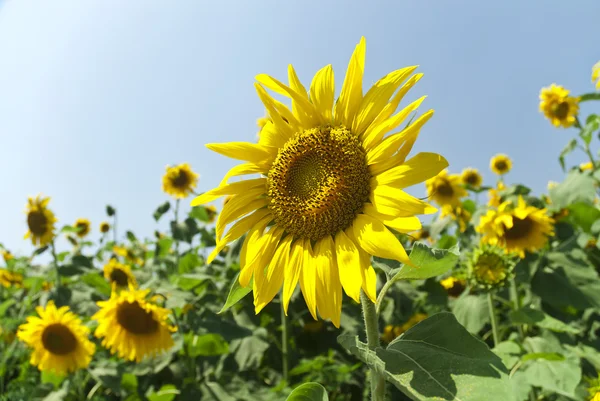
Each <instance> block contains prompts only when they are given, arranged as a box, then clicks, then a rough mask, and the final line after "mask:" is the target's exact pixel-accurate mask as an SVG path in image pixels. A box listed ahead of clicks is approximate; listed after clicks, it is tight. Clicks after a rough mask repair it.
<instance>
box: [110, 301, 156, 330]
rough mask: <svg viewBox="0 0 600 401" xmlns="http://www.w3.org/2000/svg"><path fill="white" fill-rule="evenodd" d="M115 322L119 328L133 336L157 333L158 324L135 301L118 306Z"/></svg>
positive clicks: (151, 315) (148, 312) (150, 313)
mask: <svg viewBox="0 0 600 401" xmlns="http://www.w3.org/2000/svg"><path fill="white" fill-rule="evenodd" d="M117 321H118V322H119V324H120V325H121V327H123V328H124V329H125V330H127V331H128V332H130V333H133V334H141V335H144V334H153V333H156V332H157V331H158V322H157V321H156V320H155V319H154V316H153V314H152V312H150V311H147V310H145V309H143V308H142V307H141V306H140V304H139V303H138V302H137V301H134V302H133V303H129V302H125V303H122V304H121V305H119V307H118V308H117Z"/></svg>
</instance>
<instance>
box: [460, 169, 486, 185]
mask: <svg viewBox="0 0 600 401" xmlns="http://www.w3.org/2000/svg"><path fill="white" fill-rule="evenodd" d="M460 178H461V180H462V182H463V184H468V185H470V186H472V187H473V188H479V187H480V186H481V183H482V182H483V178H482V177H481V174H479V171H477V169H476V168H470V167H469V168H466V169H464V170H463V171H462V173H461V175H460Z"/></svg>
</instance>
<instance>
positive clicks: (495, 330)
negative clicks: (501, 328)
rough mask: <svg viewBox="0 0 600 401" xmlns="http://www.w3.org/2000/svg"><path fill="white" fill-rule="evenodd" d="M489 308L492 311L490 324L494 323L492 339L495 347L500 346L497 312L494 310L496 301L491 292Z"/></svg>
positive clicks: (489, 294)
mask: <svg viewBox="0 0 600 401" xmlns="http://www.w3.org/2000/svg"><path fill="white" fill-rule="evenodd" d="M487 299H488V307H489V309H490V322H491V323H492V338H493V339H494V347H495V346H496V345H498V343H499V342H500V341H499V337H498V323H497V322H496V311H495V309H494V299H493V296H492V293H491V292H488V294H487Z"/></svg>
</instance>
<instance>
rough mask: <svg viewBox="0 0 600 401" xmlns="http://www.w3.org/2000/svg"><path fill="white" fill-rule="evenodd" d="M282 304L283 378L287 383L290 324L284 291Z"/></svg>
mask: <svg viewBox="0 0 600 401" xmlns="http://www.w3.org/2000/svg"><path fill="white" fill-rule="evenodd" d="M280 306H281V308H280V309H281V361H282V362H281V363H282V365H283V366H282V368H283V372H282V373H283V380H284V381H285V382H286V383H287V382H288V372H289V365H288V326H287V319H286V316H285V310H284V309H283V292H282V293H281V302H280Z"/></svg>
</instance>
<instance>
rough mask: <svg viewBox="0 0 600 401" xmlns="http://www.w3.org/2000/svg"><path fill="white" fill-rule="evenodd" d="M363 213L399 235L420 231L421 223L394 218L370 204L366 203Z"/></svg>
mask: <svg viewBox="0 0 600 401" xmlns="http://www.w3.org/2000/svg"><path fill="white" fill-rule="evenodd" d="M364 213H365V214H368V215H369V216H371V217H373V218H375V219H377V220H379V221H381V222H382V223H383V224H385V225H386V226H388V227H390V228H392V229H394V230H396V231H398V232H399V233H410V232H413V231H417V230H420V229H421V221H420V220H419V219H418V218H417V217H415V216H410V217H394V216H389V215H386V214H383V213H380V212H378V211H377V209H376V208H375V206H373V205H372V204H371V203H366V204H365V206H364Z"/></svg>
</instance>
